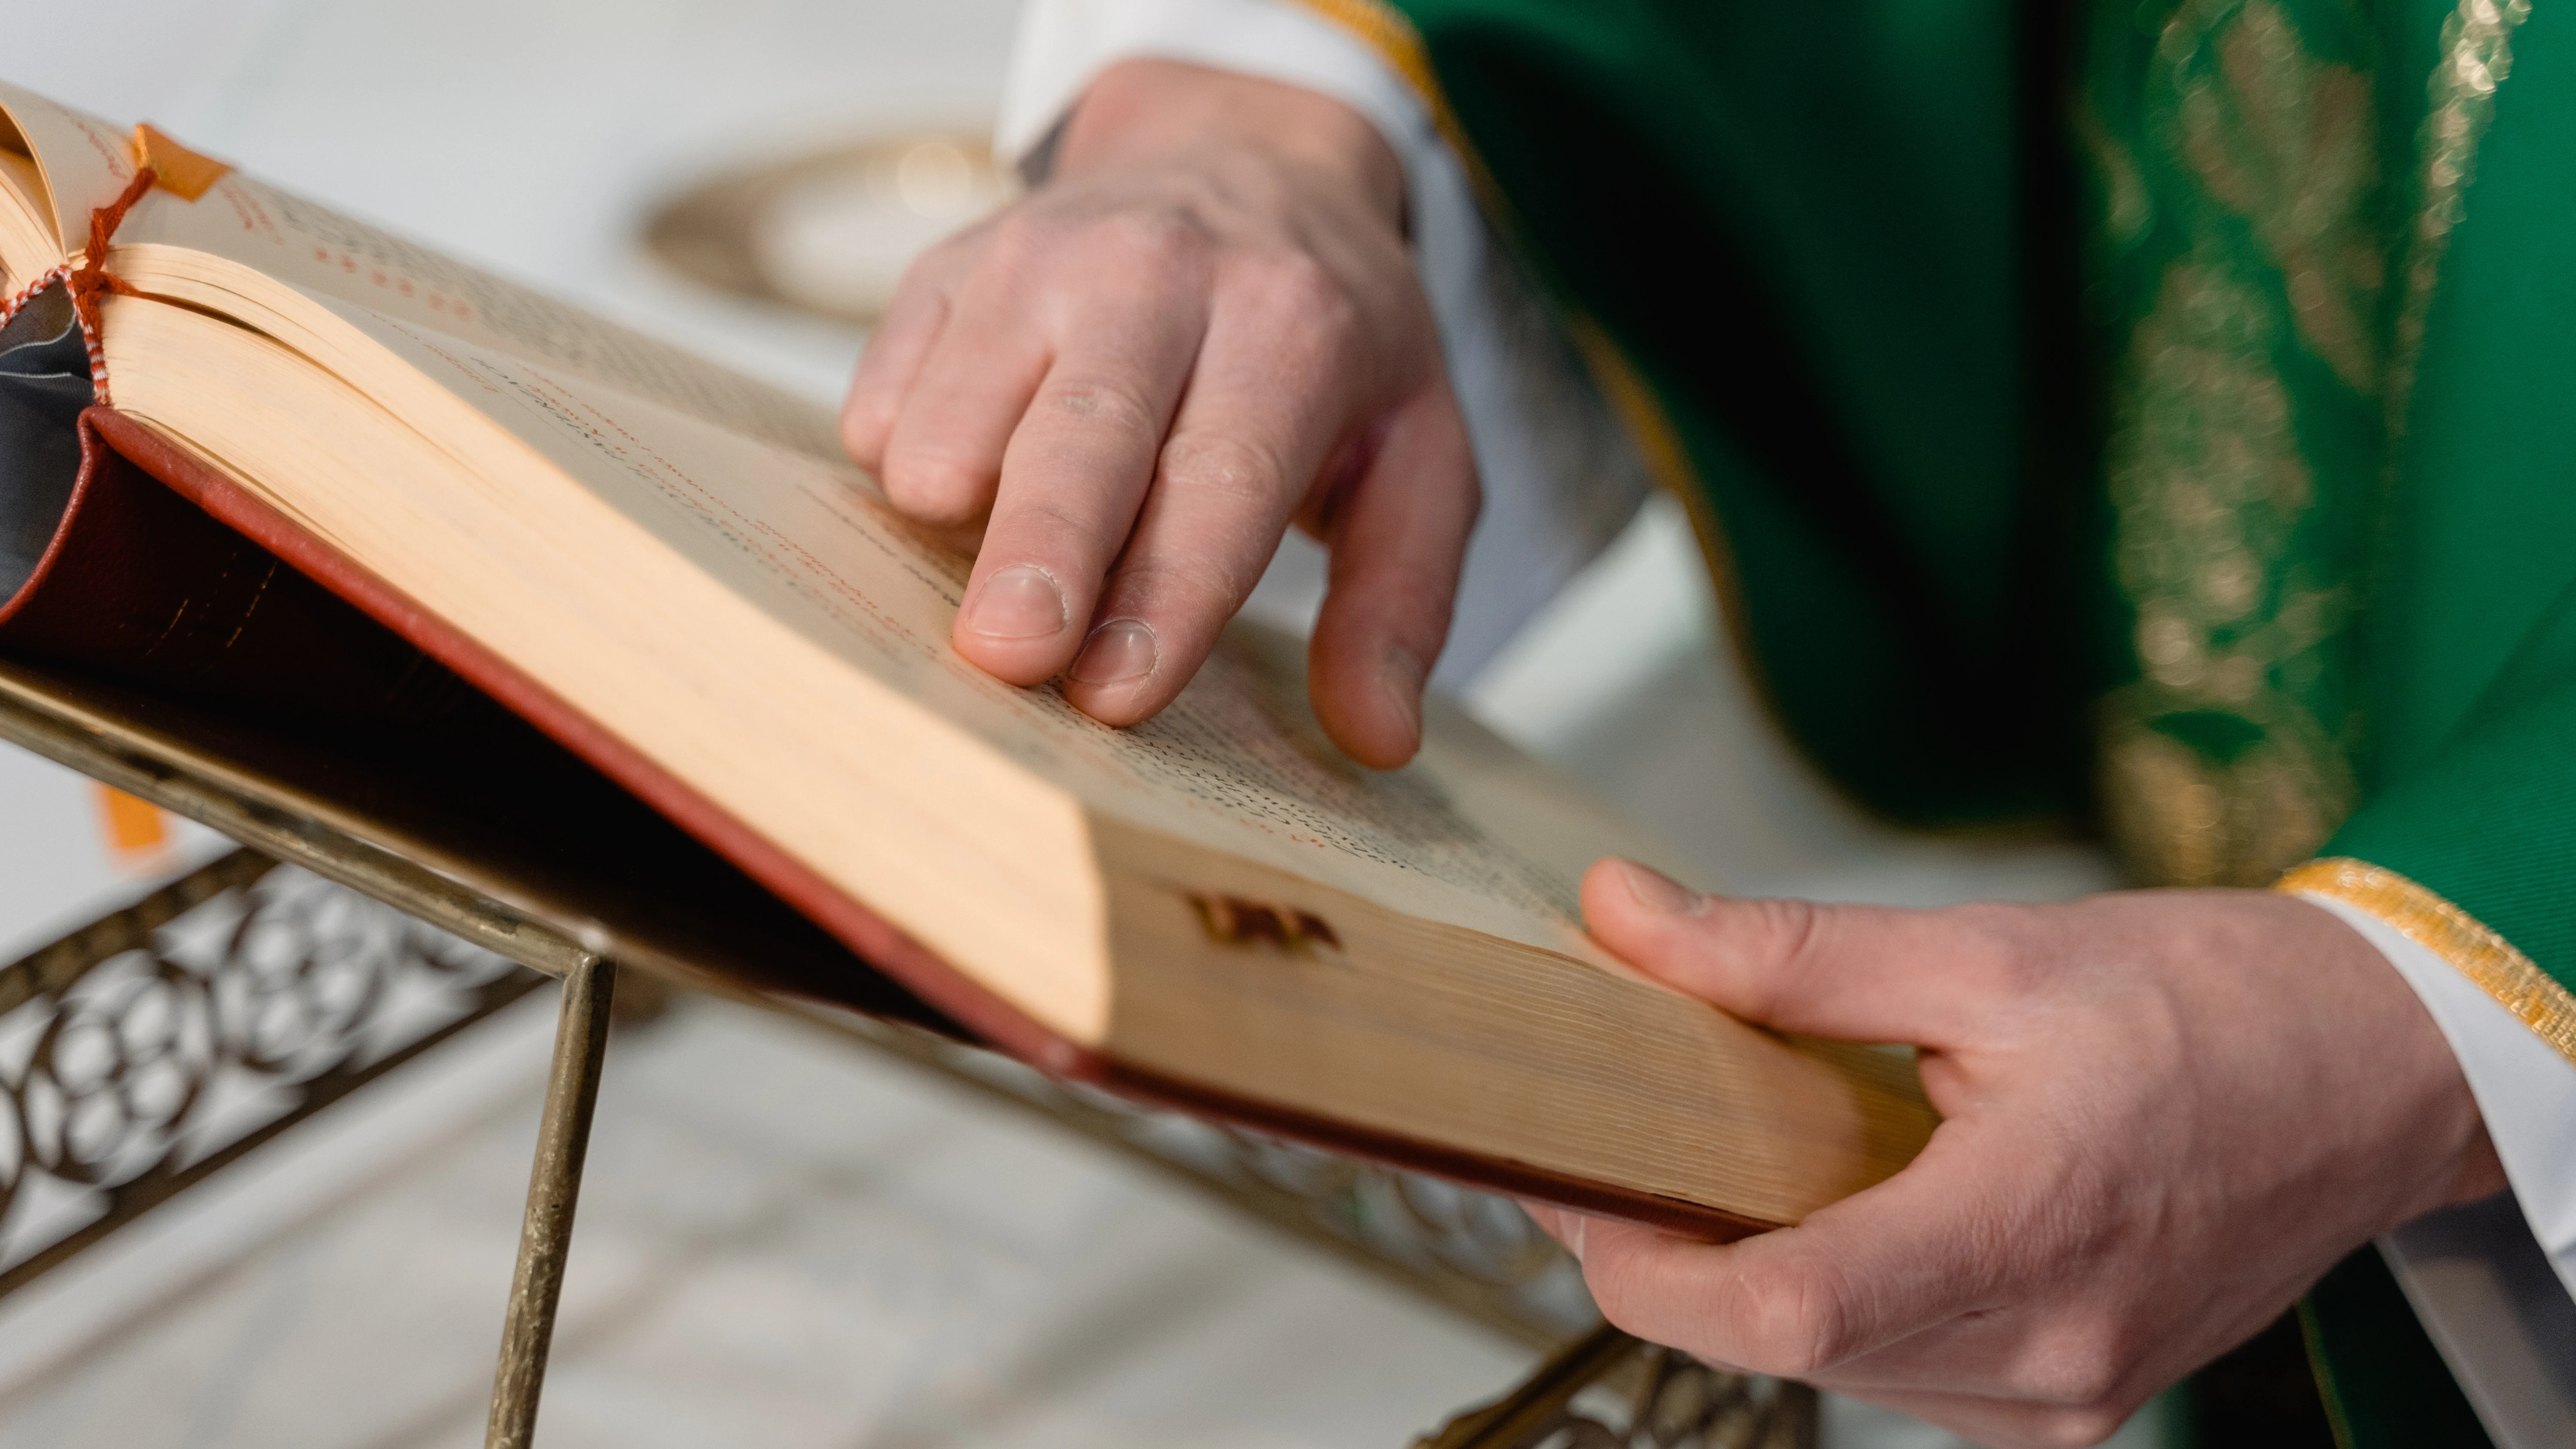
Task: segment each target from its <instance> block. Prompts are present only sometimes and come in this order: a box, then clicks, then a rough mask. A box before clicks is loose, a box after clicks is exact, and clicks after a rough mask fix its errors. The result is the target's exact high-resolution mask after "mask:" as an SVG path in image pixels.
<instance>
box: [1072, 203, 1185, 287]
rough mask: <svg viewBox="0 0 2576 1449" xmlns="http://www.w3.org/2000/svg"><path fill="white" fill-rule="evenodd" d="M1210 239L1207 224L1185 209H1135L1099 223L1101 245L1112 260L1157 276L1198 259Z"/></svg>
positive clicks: (1167, 207) (1166, 206) (1169, 206)
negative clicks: (1141, 268)
mask: <svg viewBox="0 0 2576 1449" xmlns="http://www.w3.org/2000/svg"><path fill="white" fill-rule="evenodd" d="M1211 240H1213V238H1212V237H1211V235H1210V234H1209V232H1208V228H1207V225H1206V224H1205V223H1204V222H1202V221H1200V220H1199V218H1198V216H1197V215H1196V214H1195V213H1194V212H1193V211H1191V210H1190V209H1189V208H1188V207H1185V206H1176V205H1162V206H1140V207H1132V208H1128V209H1125V210H1121V211H1117V212H1113V213H1111V214H1110V215H1109V216H1106V217H1104V218H1102V219H1101V222H1100V244H1101V245H1102V246H1103V247H1104V248H1106V249H1107V250H1108V251H1109V253H1110V254H1111V255H1112V256H1113V257H1115V258H1116V259H1118V260H1119V261H1120V262H1122V263H1124V264H1126V265H1131V266H1141V267H1143V268H1145V269H1146V270H1148V271H1151V272H1157V273H1159V272H1168V271H1177V270H1179V269H1181V268H1184V267H1186V266H1189V265H1190V264H1191V263H1193V262H1195V261H1197V260H1199V259H1200V258H1201V257H1202V256H1204V255H1205V254H1206V251H1207V248H1208V245H1209V243H1210V241H1211Z"/></svg>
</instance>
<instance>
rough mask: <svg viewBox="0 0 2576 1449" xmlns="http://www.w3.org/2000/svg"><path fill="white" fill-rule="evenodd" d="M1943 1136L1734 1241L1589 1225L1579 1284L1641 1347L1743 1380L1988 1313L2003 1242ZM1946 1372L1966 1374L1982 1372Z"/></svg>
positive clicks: (1968, 1161)
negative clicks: (1867, 1178) (1887, 1172)
mask: <svg viewBox="0 0 2576 1449" xmlns="http://www.w3.org/2000/svg"><path fill="white" fill-rule="evenodd" d="M1944 1134H1951V1128H1950V1126H1948V1125H1946V1124H1945V1125H1944V1127H1943V1128H1942V1129H1941V1130H1940V1131H1939V1132H1936V1133H1935V1134H1934V1137H1933V1141H1932V1144H1931V1145H1930V1146H1929V1147H1927V1148H1926V1149H1925V1150H1924V1152H1923V1154H1922V1156H1920V1157H1918V1158H1917V1159H1916V1160H1915V1161H1914V1163H1913V1164H1912V1165H1910V1166H1908V1167H1907V1168H1905V1169H1904V1170H1903V1171H1901V1172H1899V1173H1897V1174H1896V1175H1895V1176H1894V1177H1891V1178H1889V1179H1887V1180H1886V1181H1885V1182H1882V1183H1879V1184H1878V1185H1877V1186H1875V1187H1871V1188H1868V1189H1865V1190H1863V1191H1862V1192H1859V1193H1856V1194H1854V1195H1853V1196H1851V1197H1849V1198H1845V1199H1844V1200H1843V1201H1841V1202H1838V1203H1835V1204H1833V1205H1832V1206H1830V1207H1826V1208H1823V1209H1820V1210H1818V1211H1817V1212H1814V1213H1811V1214H1809V1215H1808V1216H1807V1218H1806V1220H1805V1221H1803V1222H1801V1223H1799V1224H1797V1225H1796V1226H1794V1227H1787V1228H1780V1229H1777V1230H1775V1231H1772V1232H1769V1233H1764V1234H1761V1235H1759V1236H1756V1237H1751V1238H1746V1239H1744V1240H1743V1241H1741V1242H1736V1243H1728V1244H1708V1243H1701V1242H1697V1241H1693V1240H1691V1239H1687V1238H1680V1237H1676V1236H1674V1235H1672V1234H1670V1233H1665V1232H1660V1231H1657V1230H1655V1229H1652V1228H1646V1227H1640V1226H1637V1225H1635V1224H1631V1223H1622V1222H1616V1221H1612V1220H1608V1219H1593V1220H1591V1221H1590V1222H1588V1223H1586V1224H1584V1225H1583V1232H1582V1243H1583V1246H1582V1253H1581V1257H1582V1260H1583V1276H1584V1281H1585V1282H1586V1283H1587V1284H1588V1285H1589V1286H1590V1287H1591V1289H1592V1296H1593V1299H1594V1301H1595V1302H1597V1303H1598V1304H1599V1305H1600V1307H1601V1311H1602V1312H1603V1313H1604V1314H1605V1315H1607V1316H1608V1317H1609V1318H1610V1320H1611V1321H1612V1322H1614V1323H1617V1324H1618V1325H1619V1326H1620V1327H1621V1328H1624V1329H1626V1330H1627V1331H1628V1332H1630V1333H1633V1334H1636V1335H1637V1336H1638V1337H1640V1338H1644V1339H1647V1340H1650V1341H1652V1342H1655V1343H1666V1344H1672V1345H1674V1346H1676V1347H1679V1348H1683V1349H1687V1350H1689V1351H1690V1352H1692V1353H1695V1354H1699V1355H1702V1356H1704V1357H1707V1358H1710V1359H1714V1360H1717V1361H1719V1362H1723V1363H1727V1364H1731V1365H1735V1366H1738V1367H1741V1368H1744V1369H1748V1370H1751V1371H1754V1372H1759V1373H1767V1374H1778V1375H1781V1376H1784V1377H1789V1378H1799V1379H1816V1378H1819V1377H1820V1376H1830V1375H1832V1374H1834V1373H1835V1372H1836V1371H1838V1370H1841V1369H1844V1368H1845V1367H1846V1366H1849V1365H1851V1364H1852V1363H1853V1362H1854V1361H1855V1360H1858V1359H1861V1358H1863V1357H1864V1356H1865V1355H1869V1354H1873V1353H1876V1352H1878V1351H1880V1350H1882V1349H1885V1348H1887V1347H1888V1346H1889V1345H1892V1344H1896V1343H1898V1342H1900V1341H1905V1340H1909V1339H1911V1338H1912V1337H1913V1336H1914V1335H1916V1334H1920V1333H1923V1332H1925V1331H1926V1330H1929V1329H1934V1328H1937V1327H1940V1326H1941V1325H1945V1324H1948V1323H1951V1322H1953V1321H1954V1320H1957V1319H1959V1318H1960V1317H1961V1316H1962V1315H1967V1314H1976V1313H1983V1312H1986V1311H1988V1310H1990V1309H1992V1308H1993V1307H1995V1306H1996V1301H1997V1295H1998V1291H1999V1290H1998V1287H1997V1279H1998V1276H1999V1274H2000V1273H2001V1271H2002V1266H2003V1265H2006V1264H2009V1263H2011V1262H2012V1261H2014V1248H2015V1246H2016V1245H2015V1244H2014V1243H2012V1242H2010V1241H2002V1240H2000V1238H2001V1236H2002V1235H2000V1234H1999V1233H1998V1232H1997V1231H1996V1224H1995V1223H1994V1221H1993V1215H1992V1213H1991V1212H1990V1211H1988V1209H1987V1204H1988V1202H1989V1201H1990V1200H1991V1199H1990V1197H1989V1194H1990V1193H1991V1191H1992V1190H1993V1188H1994V1179H1995V1177H1996V1175H1997V1174H1996V1172H1995V1171H1994V1170H1993V1164H1991V1163H1990V1162H1988V1161H1986V1159H1987V1157H1989V1156H1991V1154H1987V1153H1981V1152H1978V1151H1976V1150H1973V1149H1963V1148H1961V1147H1960V1146H1958V1145H1957V1139H1956V1134H1952V1135H1951V1136H1949V1137H1946V1138H1945V1136H1944ZM1920 1367H1921V1368H1922V1369H1923V1370H1924V1371H1925V1372H1926V1373H1927V1374H1930V1373H1939V1372H1941V1371H1943V1369H1944V1367H1945V1366H1944V1365H1942V1364H1939V1363H1931V1364H1925V1365H1921V1366H1920ZM1946 1367H1948V1368H1953V1369H1956V1370H1958V1371H1959V1372H1960V1373H1962V1374H1965V1375H1974V1374H1976V1373H1979V1372H1982V1371H1985V1370H1987V1369H1989V1368H1990V1367H1991V1365H1990V1364H1989V1363H1985V1362H1974V1363H1962V1364H1956V1365H1948V1366H1946ZM1933 1381H1935V1382H1937V1381H1938V1380H1933ZM1958 1382H1959V1380H1957V1379H1954V1380H1953V1381H1952V1384H1951V1385H1950V1386H1955V1385H1956V1384H1957V1383H1958Z"/></svg>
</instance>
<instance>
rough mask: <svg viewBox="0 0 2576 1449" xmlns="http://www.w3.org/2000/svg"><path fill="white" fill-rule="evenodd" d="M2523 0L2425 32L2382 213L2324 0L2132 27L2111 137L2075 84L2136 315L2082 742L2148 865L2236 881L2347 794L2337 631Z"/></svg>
mask: <svg viewBox="0 0 2576 1449" xmlns="http://www.w3.org/2000/svg"><path fill="white" fill-rule="evenodd" d="M2529 13H2530V6H2529V0H2461V4H2460V5H2459V7H2458V9H2457V10H2456V11H2454V12H2453V13H2452V14H2451V15H2450V16H2449V17H2448V19H2447V20H2446V21H2445V22H2444V25H2443V28H2442V36H2441V47H2440V52H2439V54H2440V59H2439V62H2438V64H2437V65H2436V66H2435V68H2434V71H2433V74H2432V75H2431V76H2430V78H2429V79H2428V84H2427V89H2428V92H2429V93H2428V95H2427V110H2426V113H2425V116H2424V120H2423V122H2422V125H2421V127H2420V128H2419V129H2418V131H2417V147H2416V151H2417V156H2416V164H2415V167H2414V168H2413V170H2414V174H2413V175H2410V176H2407V177H2403V178H2397V179H2399V180H2402V181H2404V182H2407V183H2411V189H2412V192H2413V198H2412V199H2413V203H2414V204H2413V206H2412V207H2411V208H2410V210H2411V213H2412V215H2411V218H2410V219H2409V220H2408V221H2407V222H2406V223H2404V224H2402V225H2395V226H2390V225H2388V224H2387V223H2385V222H2383V218H2384V217H2385V216H2386V215H2387V214H2388V212H2387V207H2386V204H2385V201H2384V195H2385V190H2384V182H2385V180H2386V178H2382V177H2381V176H2380V175H2379V174H2378V165H2377V159H2376V158H2377V156H2378V154H2379V150H2378V135H2377V132H2378V117H2377V115H2376V113H2375V103H2374V90H2373V82H2372V77H2371V74H2370V68H2371V62H2370V56H2371V54H2372V44H2371V37H2370V35H2369V34H2368V32H2367V31H2366V29H2365V28H2364V17H2363V16H2362V15H2361V14H2360V12H2359V11H2358V10H2356V9H2354V8H2352V7H2349V6H2345V5H2341V4H2336V3H2333V0H2183V3H2180V4H2178V5H2176V6H2175V7H2174V8H2173V9H2172V10H2171V11H2170V12H2169V13H2168V14H2167V15H2166V17H2165V19H2164V20H2163V22H2162V24H2161V26H2160V28H2158V29H2157V31H2156V45H2155V48H2154V54H2153V56H2152V58H2151V59H2150V60H2149V62H2148V64H2147V67H2146V72H2147V73H2146V75H2145V77H2144V90H2143V94H2142V95H2141V96H2140V97H2139V98H2138V99H2139V104H2138V106H2137V107H2136V114H2137V117H2138V124H2137V125H2136V127H2135V134H2134V135H2133V136H2131V137H2129V138H2126V139H2125V141H2124V138H2123V137H2121V136H2120V135H2118V134H2116V133H2115V132H2114V130H2113V129H2112V128H2110V127H2108V126H2106V125H2105V124H2104V123H2103V121H2102V119H2101V114H2100V112H2099V111H2098V110H2097V106H2096V104H2095V102H2093V101H2088V102H2087V103H2086V104H2085V105H2084V106H2083V107H2082V108H2081V109H2080V110H2079V112H2078V114H2077V117H2076V125H2075V129H2076V135H2077V137H2078V139H2079V141H2081V142H2082V144H2083V145H2084V148H2085V150H2086V152H2087V154H2088V155H2089V156H2090V158H2091V160H2092V162H2093V166H2094V170H2095V172H2096V177H2097V180H2098V181H2099V183H2100V185H2101V188H2102V194H2103V197H2104V206H2103V215H2102V217H2101V219H2100V226H2099V237H2100V241H2101V243H2102V245H2103V249H2104V251H2105V253H2106V254H2107V255H2109V256H2111V257H2114V258H2122V259H2125V260H2126V264H2127V266H2128V268H2129V270H2128V272H2127V278H2128V285H2129V288H2130V290H2131V292H2132V293H2133V294H2136V295H2138V296H2139V297H2140V300H2141V302H2142V303H2144V304H2145V306H2146V310H2145V311H2144V313H2143V315H2140V316H2139V317H2138V318H2137V321H2136V322H2135V324H2134V325H2133V327H2132V328H2131V331H2130V333H2129V337H2128V339H2127V344H2126V348H2125V356H2124V357H2123V358H2122V359H2121V362H2120V364H2119V371H2118V376H2117V393H2116V396H2115V411H2114V423H2113V431H2112V435H2111V437H2110V439H2109V441H2108V447H2107V452H2106V459H2105V461H2106V466H2107V473H2108V479H2107V481H2108V485H2109V492H2110V500H2111V504H2112V508H2113V538H2112V564H2113V571H2114V575H2115V579H2116V582H2117V585H2118V587H2119V590H2120V592H2121V593H2122V595H2123V596H2124V597H2125V599H2126V600H2127V602H2128V603H2129V604H2130V605H2131V606H2132V608H2133V609H2134V619H2135V623H2134V629H2133V638H2132V644H2133V647H2134V650H2135V654H2136V659H2137V663H2138V680H2137V682H2136V683H2134V684H2132V685H2129V686H2127V687H2125V688H2123V689H2121V690H2119V691H2117V692H2115V693H2114V694H2112V695H2111V696H2110V697H2109V698H2108V699H2107V700H2106V701H2105V707H2104V716H2103V740H2102V747H2103V788H2104V802H2105V814H2106V817H2107V819H2108V821H2109V824H2110V827H2111V831H2112V834H2113V837H2114V841H2115V843H2116V844H2118V845H2119V846H2120V847H2121V849H2122V851H2123V853H2124V854H2125V855H2126V856H2127V857H2128V858H2129V860H2130V862H2131V865H2132V868H2133V869H2134V870H2135V871H2136V873H2137V874H2138V875H2139V876H2140V877H2141V878H2143V879H2145V880H2148V881H2152V882H2157V883H2165V884H2177V885H2256V884H2261V883H2263V882H2265V881H2267V880H2269V879H2271V878H2272V877H2273V876H2275V875H2277V874H2278V873H2279V872H2280V871H2282V870H2283V869H2285V868H2287V867H2289V866H2291V865H2293V864H2295V863H2297V862H2298V861H2300V860H2302V859H2304V858H2306V857H2307V856H2308V855H2310V854H2312V853H2313V851H2314V850H2315V848H2316V846H2317V845H2318V844H2319V843H2321V842H2322V841H2323V840H2324V839H2325V837H2326V836H2327V835H2328V834H2330V833H2331V832H2332V831H2333V830H2334V828H2335V827H2336V826H2337V825H2338V824H2340V823H2341V822H2342V820H2343V818H2344V816H2345V815H2346V814H2348V813H2349V812H2350V810H2351V809H2352V806H2353V804H2354V797H2355V782H2354V776H2353V767H2352V760H2353V757H2354V753H2355V751H2356V749H2357V748H2358V746H2359V745H2360V743H2361V740H2360V738H2359V737H2360V733H2361V722H2360V719H2359V716H2358V711H2357V702H2356V699H2355V694H2354V689H2355V680H2354V678H2353V676H2354V672H2355V666H2356V661H2354V659H2353V658H2352V652H2353V649H2354V641H2353V639H2352V631H2351V627H2350V626H2351V623H2352V621H2353V619H2354V618H2355V617H2356V615H2357V614H2358V612H2359V610H2360V608H2361V606H2362V604H2363V602H2364V598H2365V595H2366V593H2367V591H2368V589H2369V587H2370V585H2371V582H2372V580H2371V577H2370V575H2371V572H2372V569H2373V567H2374V565H2375V563H2376V559H2375V557H2374V554H2375V553H2376V551H2377V550H2378V549H2379V548H2380V547H2381V546H2383V545H2384V542H2385V540H2384V539H2382V538H2381V537H2380V533H2379V530H2380V529H2381V527H2382V524H2381V521H2380V520H2381V519H2382V517H2383V516H2384V515H2385V512H2386V503H2387V488H2388V483H2389V470H2390V467H2391V466H2392V449H2393V447H2394V446H2395V443H2396V440H2397V438H2398V437H2399V436H2401V435H2402V432H2403V429H2404V419H2405V409H2406V405H2407V401H2408V398H2409V396H2410V394H2411V391H2412V383H2413V376H2414V369H2415V361H2416V355H2417V353H2418V352H2419V351H2420V349H2421V347H2422V343H2423V336H2424V326H2425V319H2426V317H2427V315H2428V313H2429V311H2430V308H2431V302H2432V298H2433V294H2434V291H2435V288H2436V285H2437V284H2438V282H2439V279H2440V274H2441V263H2442V258H2443V256H2444V254H2445V252H2446V251H2447V246H2448V241H2449V236H2450V232H2451V229H2452V228H2453V226H2454V225H2456V224H2457V222H2458V220H2459V218H2460V215H2461V201H2462V196H2463V193H2464V192H2465V189H2466V188H2467V186H2468V184H2469V181H2470V179H2471V176H2472V174H2473V163H2474V160H2475V156H2476V150H2477V145H2478V141H2479V140H2480V138H2481V137H2482V136H2483V134H2484V132H2485V130H2486V128H2487V125H2488V124H2489V122H2490V120H2491V119H2492V116H2493V111H2494V96H2495V91H2496V88H2497V86H2498V85H2499V84H2501V83H2502V81H2503V79H2504V77H2505V75H2506V73H2507V72H2508V70H2509V68H2510V65H2511V40H2512V35H2513V31H2514V29H2515V27H2517V26H2518V25H2520V24H2521V22H2522V20H2523V18H2524V17H2525V16H2526V15H2528V14H2529ZM2098 79H2099V78H2098V77H2097V80H2098ZM2384 226H2385V227H2386V228H2387V229H2386V230H2383V227H2384ZM2391 233H2394V235H2391ZM2391 243H2393V244H2394V246H2396V247H2397V248H2398V249H2399V255H2398V256H2397V257H2394V258H2392V257H2390V256H2389V255H2387V250H2386V248H2387V246H2388V245H2389V244H2391ZM2159 248H2161V251H2162V255H2163V260H2162V261H2161V270H2160V272H2157V273H2154V274H2152V275H2151V276H2150V275H2149V274H2147V273H2145V272H2144V271H2143V268H2144V267H2145V266H2148V265H2153V263H2150V262H2148V261H2147V260H2146V259H2147V258H2149V257H2151V256H2153V255H2155V254H2157V252H2158V250H2159ZM2392 262H2394V263H2395V266H2394V273H2393V276H2392ZM2392 284H2393V285H2392ZM2392 293H2393V295H2391V294H2392ZM2150 295H2151V298H2152V300H2151V301H2150V300H2148V299H2149V297H2150Z"/></svg>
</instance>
